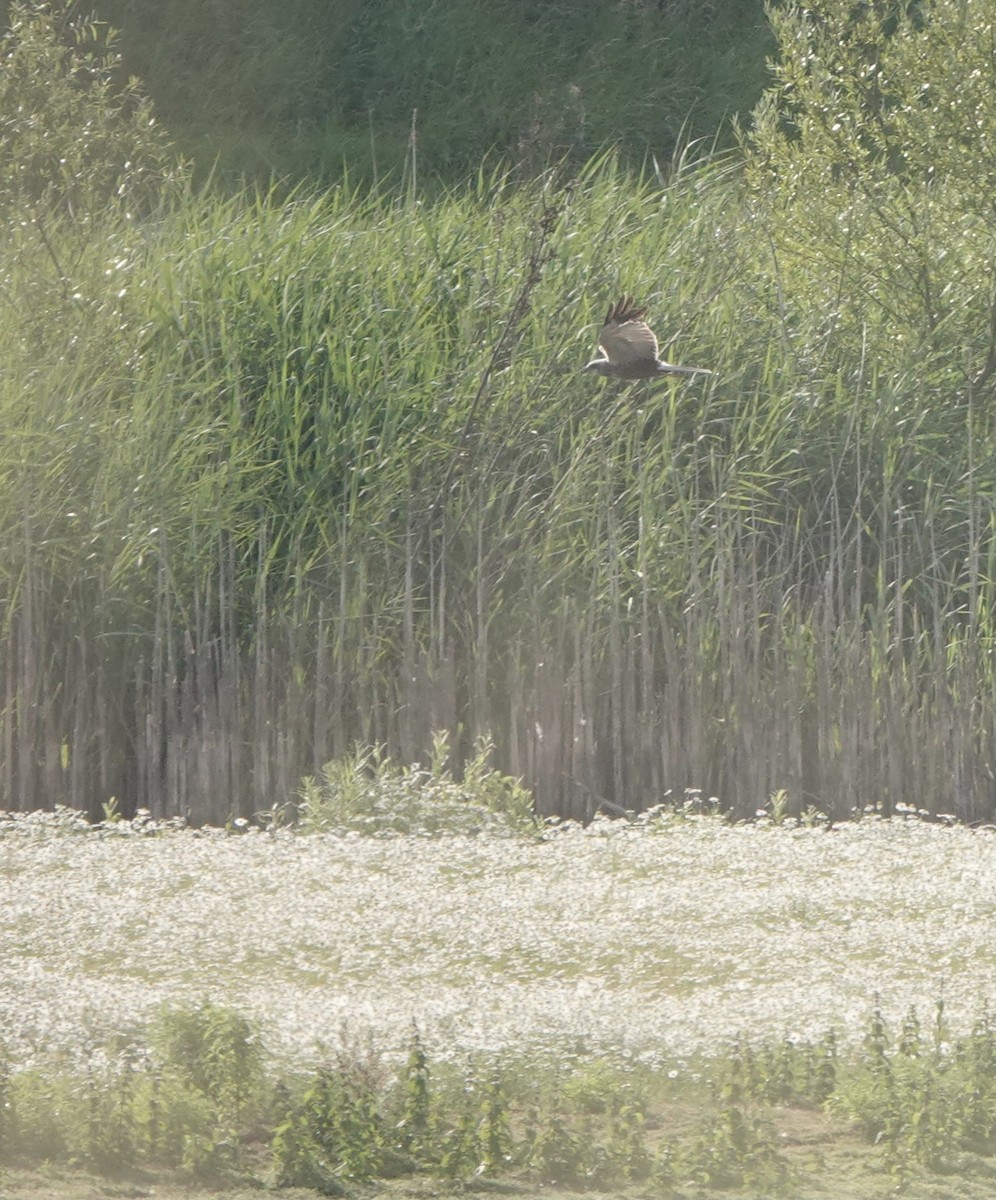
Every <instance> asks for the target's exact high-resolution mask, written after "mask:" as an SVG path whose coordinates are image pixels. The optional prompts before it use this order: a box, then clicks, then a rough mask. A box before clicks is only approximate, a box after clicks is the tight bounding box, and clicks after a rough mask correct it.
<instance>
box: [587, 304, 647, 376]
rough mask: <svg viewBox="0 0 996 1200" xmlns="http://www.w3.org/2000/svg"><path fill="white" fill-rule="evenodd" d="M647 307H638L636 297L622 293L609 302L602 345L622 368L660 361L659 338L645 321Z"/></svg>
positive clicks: (601, 339)
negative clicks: (658, 351) (658, 357)
mask: <svg viewBox="0 0 996 1200" xmlns="http://www.w3.org/2000/svg"><path fill="white" fill-rule="evenodd" d="M646 311H647V310H646V309H645V308H637V306H636V302H635V301H634V300H633V297H632V296H622V297H621V298H620V299H619V300H617V301H616V302H615V304H610V305H609V311H608V313H607V314H606V317H605V324H604V325H603V326H602V329H601V332H600V333H599V335H598V344H599V345H600V346H601V347H602V349H603V350H604V351H605V354H606V357H607V358H608V360H609V362H611V363H614V364H616V365H617V366H619V367H631V366H637V365H639V364H640V363H647V364H651V363H655V362H656V361H657V339H656V338H655V337H654V334H653V330H652V329H651V328H650V326H649V325H648V324H647V323H646V321H644V320H643V316H644V313H646Z"/></svg>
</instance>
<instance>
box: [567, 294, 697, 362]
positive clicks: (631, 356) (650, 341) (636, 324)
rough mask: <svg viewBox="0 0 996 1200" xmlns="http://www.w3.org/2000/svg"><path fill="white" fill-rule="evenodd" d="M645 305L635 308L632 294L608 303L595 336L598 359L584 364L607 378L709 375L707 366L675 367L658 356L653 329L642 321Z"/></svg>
mask: <svg viewBox="0 0 996 1200" xmlns="http://www.w3.org/2000/svg"><path fill="white" fill-rule="evenodd" d="M646 311H647V310H646V309H645V308H637V307H636V301H635V300H634V299H633V297H632V296H623V297H622V298H621V299H619V300H617V301H616V302H615V304H610V305H609V311H608V313H607V315H606V317H605V324H604V325H603V326H602V329H601V332H600V333H599V335H598V348H599V350H600V351H601V354H599V356H598V358H593V359H592V360H591V362H590V363H588V364H587V365H586V366H585V367H584V370H585V371H591V372H592V373H593V374H595V375H605V376H607V377H608V378H610V379H657V378H660V377H661V376H664V375H711V374H712V371H710V370H709V369H708V368H707V367H676V366H673V365H672V364H671V363H669V362H665V361H664V360H663V359H662V358H661V357H660V351H659V350H658V348H657V339H656V338H655V337H654V333H653V330H652V329H651V328H650V326H649V325H648V324H647V322H646V321H644V319H643V316H644V314H645V313H646Z"/></svg>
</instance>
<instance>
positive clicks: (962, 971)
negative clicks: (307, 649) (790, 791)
mask: <svg viewBox="0 0 996 1200" xmlns="http://www.w3.org/2000/svg"><path fill="white" fill-rule="evenodd" d="M434 804H435V801H431V802H430V801H429V800H427V801H426V803H425V804H423V806H422V812H423V814H424V815H431V810H432V809H433V807H434ZM410 816H411V813H410V812H409V817H410ZM0 852H2V853H0V861H2V871H3V885H4V893H5V896H6V897H7V900H6V903H5V904H4V906H3V909H2V911H0V963H2V967H0V1012H2V1060H3V1068H4V1069H3V1073H2V1079H3V1084H2V1087H3V1092H4V1096H5V1105H6V1116H5V1118H4V1121H3V1122H2V1123H0V1148H3V1147H5V1151H3V1152H4V1158H5V1161H6V1162H7V1163H8V1165H9V1166H17V1165H21V1166H23V1165H24V1164H26V1163H31V1162H34V1161H37V1160H39V1159H48V1160H51V1161H53V1162H56V1163H58V1162H60V1161H61V1162H67V1163H75V1164H76V1165H77V1166H78V1167H80V1166H90V1167H91V1168H97V1169H100V1170H105V1171H107V1170H116V1169H121V1168H122V1167H124V1166H128V1167H129V1168H137V1167H138V1166H139V1165H141V1164H142V1163H147V1164H150V1165H151V1166H156V1165H158V1166H159V1167H160V1168H164V1167H167V1166H171V1167H173V1168H174V1169H182V1171H184V1172H186V1177H187V1178H188V1179H202V1180H203V1179H211V1178H218V1179H227V1180H228V1181H229V1183H230V1184H231V1183H232V1181H233V1180H238V1179H244V1178H245V1177H246V1175H247V1173H248V1174H250V1175H251V1174H253V1173H254V1172H255V1173H256V1175H258V1176H260V1177H263V1176H267V1177H269V1178H271V1179H272V1178H276V1179H277V1180H278V1181H282V1182H283V1183H286V1184H294V1183H296V1184H305V1185H307V1186H312V1187H318V1188H319V1189H320V1190H328V1189H329V1188H331V1187H332V1186H333V1184H334V1183H335V1184H336V1186H340V1185H341V1186H347V1185H349V1184H350V1181H353V1182H354V1183H357V1182H362V1181H363V1180H365V1179H370V1178H378V1177H382V1176H389V1177H390V1176H394V1175H396V1174H400V1175H402V1176H409V1175H411V1174H412V1173H414V1174H416V1175H418V1174H422V1173H424V1172H426V1171H428V1172H429V1173H430V1174H437V1175H441V1176H442V1177H449V1178H450V1179H452V1180H454V1181H456V1180H458V1179H460V1178H467V1177H470V1176H473V1175H475V1174H476V1175H482V1174H483V1175H485V1176H489V1175H490V1176H497V1177H499V1178H500V1177H510V1178H513V1179H517V1180H518V1181H519V1183H520V1185H523V1186H525V1185H526V1184H527V1183H528V1181H530V1180H533V1181H534V1182H542V1181H543V1180H544V1179H545V1180H546V1181H547V1182H548V1183H550V1184H559V1185H561V1186H563V1185H565V1184H566V1185H570V1186H575V1187H581V1188H590V1187H595V1188H600V1187H606V1186H609V1187H611V1186H615V1185H618V1186H623V1187H625V1186H636V1185H639V1184H640V1183H641V1182H642V1183H644V1184H649V1182H650V1181H655V1186H656V1187H657V1189H658V1191H659V1192H660V1194H683V1193H682V1191H681V1189H682V1188H683V1187H684V1186H691V1184H692V1183H697V1184H698V1185H700V1186H701V1187H703V1188H707V1187H717V1188H720V1189H724V1188H725V1189H729V1188H737V1187H746V1188H748V1190H750V1189H751V1188H753V1190H754V1192H756V1193H760V1194H776V1193H782V1194H787V1195H790V1194H793V1193H792V1190H791V1189H792V1187H797V1188H799V1189H802V1190H800V1191H799V1192H798V1194H799V1195H802V1194H803V1193H804V1187H803V1185H804V1184H806V1182H807V1181H809V1182H810V1183H812V1182H813V1181H814V1180H815V1181H820V1180H823V1179H825V1177H826V1172H827V1169H828V1168H827V1161H826V1157H825V1156H826V1154H831V1155H832V1153H833V1152H834V1147H835V1146H837V1143H838V1142H842V1143H843V1145H846V1146H847V1147H849V1148H850V1150H851V1152H853V1153H856V1154H858V1155H859V1156H860V1155H861V1154H865V1158H864V1159H861V1160H860V1162H861V1169H860V1170H859V1171H858V1177H859V1181H862V1186H866V1187H874V1188H877V1187H879V1186H880V1185H883V1184H884V1182H885V1181H891V1186H894V1185H895V1182H896V1180H897V1179H903V1180H905V1181H906V1182H907V1183H912V1182H915V1181H917V1180H919V1181H920V1183H919V1186H927V1185H926V1184H925V1183H924V1180H929V1178H930V1172H937V1171H942V1172H947V1173H948V1174H952V1173H953V1174H954V1175H956V1176H958V1177H959V1178H961V1177H962V1176H964V1179H965V1180H967V1181H969V1182H967V1183H966V1187H970V1181H971V1179H972V1177H973V1176H974V1174H976V1173H977V1172H979V1171H981V1172H983V1174H984V1173H985V1172H986V1171H991V1164H990V1165H989V1166H986V1161H987V1160H986V1159H985V1157H984V1156H985V1155H986V1154H988V1153H991V1145H990V1140H991V1136H992V1131H991V1104H992V1099H993V1096H994V1095H996V1071H994V1070H993V1063H994V1062H996V1029H994V1028H993V1024H992V1018H991V1017H990V1015H989V1010H988V1007H987V1003H988V1001H989V999H990V998H991V990H992V980H993V977H994V965H996V964H994V957H996V953H994V949H993V941H992V936H991V928H992V919H993V913H994V909H996V886H994V883H993V880H994V879H996V869H994V868H996V861H994V860H996V839H994V836H993V833H992V831H991V830H988V829H987V830H975V831H973V830H968V829H965V828H963V827H952V828H946V827H943V826H937V825H932V824H927V823H925V822H923V821H922V820H920V819H918V818H915V817H913V816H910V817H909V818H906V819H902V820H900V819H893V820H891V821H884V820H881V819H879V818H877V817H874V816H869V817H867V818H865V819H863V820H862V821H860V822H852V823H850V824H847V825H843V826H841V827H839V828H834V829H830V830H828V829H827V828H826V826H825V825H819V824H817V825H813V826H805V825H801V824H798V823H797V822H795V821H791V820H784V821H776V820H775V819H773V818H772V817H770V816H769V817H767V818H766V819H764V820H759V821H758V822H755V823H752V824H748V825H739V826H731V825H730V824H729V823H727V822H724V821H723V820H721V819H720V818H719V817H717V816H715V815H706V814H702V813H696V812H694V811H691V810H689V811H687V812H684V813H680V814H679V813H658V814H655V815H653V816H651V817H648V818H646V819H643V820H638V821H635V822H633V823H625V822H618V821H616V822H610V821H604V820H602V821H597V822H595V823H594V824H593V825H591V826H590V827H589V828H588V829H586V830H585V829H582V828H580V827H579V826H577V825H576V824H569V825H567V826H565V827H549V828H547V829H546V830H545V831H544V830H542V829H541V828H540V827H537V829H536V830H535V831H534V832H533V833H532V834H531V835H527V834H524V833H523V832H522V831H521V830H520V831H518V832H516V831H515V830H514V829H512V828H508V827H506V828H505V829H501V828H500V827H495V828H493V829H491V830H490V831H482V832H481V833H479V834H477V835H472V834H468V833H450V834H448V833H445V832H443V833H441V832H439V831H438V830H437V831H436V832H435V833H433V834H427V833H424V832H423V833H420V832H418V830H417V829H416V830H414V831H411V832H409V833H405V834H402V833H398V832H396V831H392V830H389V829H388V828H387V827H386V826H385V827H384V828H382V829H380V830H379V831H378V830H374V831H373V832H368V833H367V834H362V833H359V832H357V831H356V830H352V831H350V830H349V829H348V828H346V827H341V828H339V829H338V830H337V831H336V832H327V833H312V834H307V835H303V834H300V833H295V832H292V831H290V830H287V829H276V828H274V829H271V830H270V831H269V832H266V831H264V830H262V829H260V828H258V827H255V828H254V827H252V826H249V825H246V826H245V827H244V828H243V831H242V832H239V829H238V828H233V829H232V830H230V831H227V832H226V831H224V830H200V831H196V830H181V829H177V828H172V829H163V828H157V827H156V826H155V825H154V824H153V823H152V822H150V820H149V819H148V817H141V818H139V819H138V820H137V821H134V822H128V821H111V822H108V823H106V824H104V825H102V826H99V827H94V826H92V825H89V824H86V823H85V822H83V821H81V820H80V819H79V818H78V817H77V816H74V815H73V814H72V813H69V812H62V813H60V814H56V815H55V816H52V815H48V816H45V815H43V814H30V815H20V816H17V815H8V816H7V817H5V818H4V819H3V821H2V823H0ZM430 1080H431V1089H430V1082H429V1081H430ZM150 1089H151V1091H150ZM274 1089H276V1090H274ZM316 1089H317V1090H316ZM430 1091H431V1096H432V1099H431V1101H430ZM420 1097H421V1098H420ZM461 1097H463V1099H460V1098H461ZM489 1097H490V1099H489ZM973 1097H974V1099H973ZM420 1105H421V1106H422V1107H419V1106H420ZM413 1106H414V1107H413ZM987 1113H988V1114H989V1116H988V1117H987V1116H986V1114H987ZM406 1114H407V1115H406ZM418 1114H421V1115H420V1116H419V1115H418ZM416 1117H417V1121H416ZM413 1121H416V1124H417V1123H418V1121H421V1122H422V1124H421V1125H419V1129H420V1130H421V1132H418V1131H416V1133H417V1137H416V1134H413V1133H412V1132H411V1123H412V1122H413ZM406 1122H407V1124H406ZM558 1122H560V1125H558ZM987 1122H988V1123H987ZM461 1123H462V1124H461ZM803 1126H805V1127H806V1129H807V1130H808V1133H807V1134H806V1137H802V1140H801V1141H800V1142H798V1144H797V1143H796V1142H793V1141H790V1140H789V1141H787V1139H791V1138H799V1137H801V1136H802V1135H801V1133H800V1130H801V1128H802V1127H803ZM406 1129H407V1130H408V1131H409V1132H408V1133H406V1132H405V1130H406ZM461 1130H462V1132H461ZM779 1130H781V1132H778V1131H779ZM786 1130H788V1131H789V1132H785V1131H786ZM406 1138H407V1139H408V1140H407V1141H406ZM412 1138H415V1141H418V1138H422V1142H419V1143H418V1146H416V1145H415V1143H414V1142H413V1141H412ZM489 1138H490V1139H492V1142H491V1143H489ZM807 1138H808V1139H809V1141H807ZM323 1139H324V1140H323ZM461 1139H463V1140H461ZM558 1139H559V1140H558ZM489 1144H490V1145H491V1148H490V1150H489V1148H488V1147H489ZM862 1144H865V1145H867V1146H868V1147H869V1149H868V1150H867V1152H864V1151H862V1150H861V1146H862ZM798 1145H802V1146H807V1145H808V1146H809V1149H808V1150H806V1151H804V1152H800V1151H799V1150H798ZM813 1145H816V1146H817V1147H818V1148H819V1149H818V1150H814V1149H813ZM873 1145H877V1146H878V1149H877V1150H872V1149H871V1147H872V1146H873ZM264 1146H265V1147H266V1151H265V1154H264ZM792 1146H796V1149H795V1150H792V1149H791V1147H792ZM987 1146H989V1149H988V1150H987V1149H986V1147H987ZM419 1147H420V1148H419ZM496 1147H497V1148H496ZM821 1155H823V1157H821ZM980 1155H982V1156H983V1157H979V1156H980ZM392 1156H393V1157H392ZM399 1156H400V1157H399ZM274 1171H275V1172H276V1175H275V1176H274V1175H273V1172H274ZM925 1171H926V1172H927V1174H924V1172H925ZM786 1189H787V1190H786ZM702 1194H705V1193H704V1192H703V1193H702ZM863 1194H869V1193H867V1192H865V1193H863ZM923 1194H927V1195H929V1194H931V1193H930V1192H929V1191H928V1192H925V1193H923ZM936 1194H937V1195H941V1194H944V1195H950V1194H953V1193H949V1192H944V1193H941V1192H938V1193H936ZM964 1194H965V1195H971V1194H972V1193H971V1191H970V1190H969V1191H966V1192H965V1193H964Z"/></svg>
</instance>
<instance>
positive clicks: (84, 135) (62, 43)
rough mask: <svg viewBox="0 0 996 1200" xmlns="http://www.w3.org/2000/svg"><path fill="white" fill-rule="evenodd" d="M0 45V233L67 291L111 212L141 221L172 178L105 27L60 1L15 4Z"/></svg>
mask: <svg viewBox="0 0 996 1200" xmlns="http://www.w3.org/2000/svg"><path fill="white" fill-rule="evenodd" d="M9 21H10V25H9V29H8V30H7V32H6V33H4V34H3V36H2V38H0V112H2V113H3V114H4V116H3V120H2V121H0V228H3V230H4V232H5V235H6V236H7V237H8V238H10V239H12V240H13V243H14V245H15V246H18V247H19V248H20V250H21V253H22V254H26V253H31V252H34V253H35V254H36V255H38V256H39V257H42V258H47V260H48V262H49V266H50V268H54V269H55V272H56V275H57V277H58V279H59V280H60V281H61V282H62V283H64V284H66V285H67V286H68V285H69V283H70V282H71V280H72V276H73V272H74V268H75V266H76V260H77V258H78V256H79V255H80V254H81V253H82V252H83V250H84V249H85V247H86V245H87V243H88V242H89V241H90V240H91V239H93V238H94V237H98V236H100V235H101V231H102V230H104V229H105V228H106V226H107V224H108V220H109V217H110V214H111V211H112V210H113V211H114V212H116V213H118V214H120V215H124V216H126V217H132V216H139V215H141V214H148V212H149V211H150V210H151V209H154V208H156V207H158V206H159V205H160V204H161V202H162V201H163V199H164V198H165V197H166V196H167V195H169V194H171V193H174V192H175V188H176V185H177V184H178V183H179V182H180V180H181V179H182V177H183V169H182V167H181V165H180V164H179V162H178V160H177V156H176V154H175V151H174V150H173V148H172V145H171V143H170V141H169V139H168V138H167V137H166V135H165V133H164V132H163V131H162V130H161V129H160V128H159V126H157V125H156V123H155V120H154V118H153V116H152V111H151V108H150V106H149V103H148V101H147V100H146V99H145V98H144V96H143V95H142V93H141V90H140V88H139V86H138V83H137V81H135V80H133V79H132V80H127V81H126V82H124V83H121V82H120V81H119V72H120V65H121V62H120V56H119V55H118V54H117V52H116V50H115V48H114V35H113V33H112V31H110V30H109V29H108V28H107V27H106V26H104V25H100V24H98V23H96V22H95V21H93V20H88V19H83V18H80V17H79V16H78V15H77V5H76V4H74V3H72V2H71V0H52V2H51V3H42V2H38V0H35V2H32V0H14V3H12V4H11V6H10V12H9Z"/></svg>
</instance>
